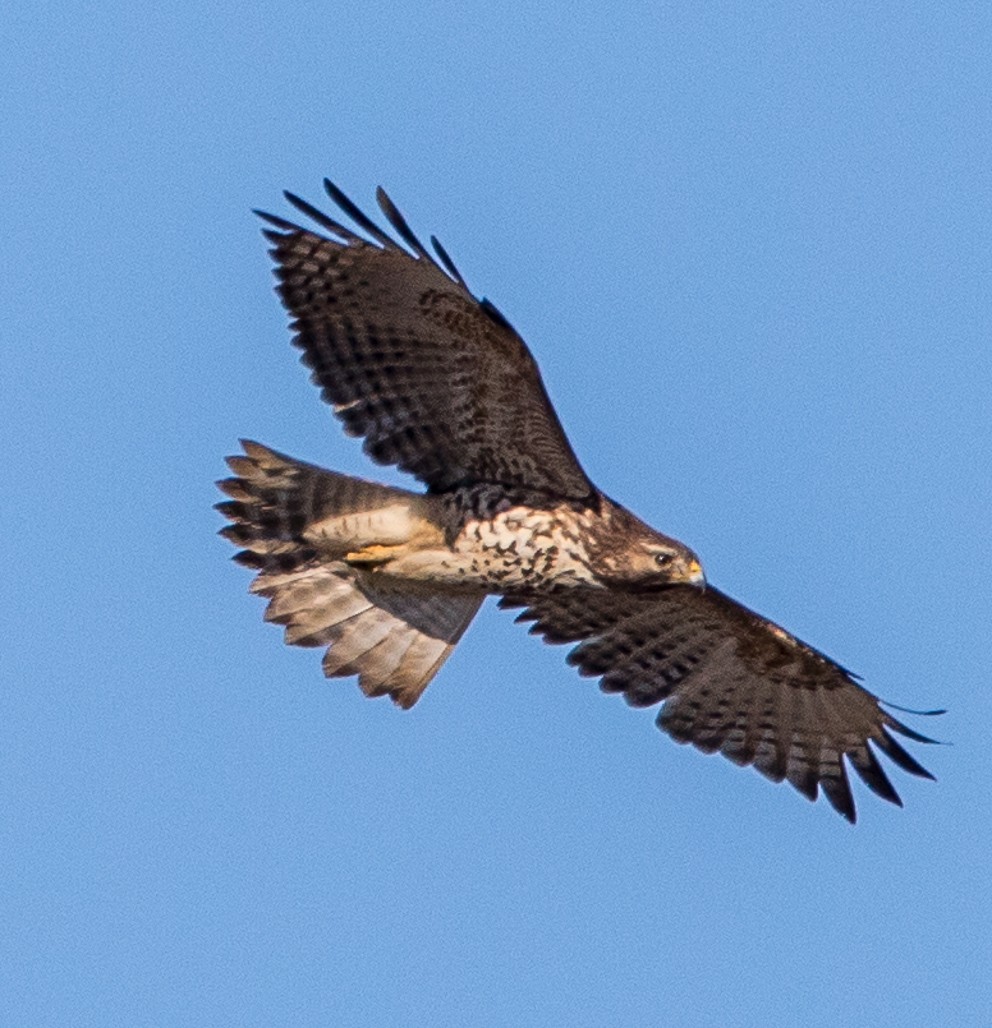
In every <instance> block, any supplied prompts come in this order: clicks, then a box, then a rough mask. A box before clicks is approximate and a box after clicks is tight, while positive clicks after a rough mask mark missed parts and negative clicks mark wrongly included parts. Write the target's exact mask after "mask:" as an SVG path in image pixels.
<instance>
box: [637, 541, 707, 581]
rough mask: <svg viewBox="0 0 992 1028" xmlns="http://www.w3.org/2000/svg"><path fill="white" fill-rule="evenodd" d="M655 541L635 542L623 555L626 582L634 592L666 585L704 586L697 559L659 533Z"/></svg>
mask: <svg viewBox="0 0 992 1028" xmlns="http://www.w3.org/2000/svg"><path fill="white" fill-rule="evenodd" d="M654 534H655V535H656V536H657V538H655V539H645V540H638V545H636V546H633V547H631V548H630V549H629V550H628V551H627V552H626V554H625V555H624V563H625V564H626V565H627V567H626V570H627V576H626V577H627V581H628V582H629V583H630V585H632V586H633V587H634V588H635V589H656V588H660V587H663V586H666V585H697V586H699V587H700V588H702V587H703V586H705V585H706V576H705V575H704V574H703V567H702V565H701V564H700V563H699V558H698V557H697V556H696V555H695V553H693V552H692V550H690V549H689V547H688V546H684V545H683V544H682V543H680V542H679V541H678V540H677V539H669V538H667V537H666V536H663V535H660V533H654Z"/></svg>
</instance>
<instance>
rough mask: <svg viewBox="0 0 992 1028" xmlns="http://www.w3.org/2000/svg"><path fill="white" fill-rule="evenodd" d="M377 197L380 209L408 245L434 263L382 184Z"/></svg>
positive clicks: (377, 191)
mask: <svg viewBox="0 0 992 1028" xmlns="http://www.w3.org/2000/svg"><path fill="white" fill-rule="evenodd" d="M375 198H376V201H377V203H378V204H379V207H380V209H381V210H382V213H383V214H385V215H386V220H387V221H388V222H389V224H390V225H392V226H393V228H394V229H396V231H397V232H398V233H399V234H400V236H401V237H402V239H403V240H404V241H405V242H406V244H407V246H409V247H410V249H411V250H413V251H414V252H415V253H417V254H419V255H420V256H421V257H425V258H426V259H427V260H429V261H430V262H431V263H432V264H433V262H434V259H433V258H432V257H431V255H430V254H429V253H428V252H427V249H426V248H425V246H424V244H423V243H422V242H421V241H420V240H419V239H418V238H417V236H416V235H415V234H414V231H413V229H411V228H410V226H409V225H408V224H407V221H406V218H404V217H403V215H402V214H400V212H399V210H398V208H397V207H396V204H394V203H393V201H392V200H390V199H389V194H388V193H387V192H386V190H385V189H383V188H382V186H377V187H376V191H375Z"/></svg>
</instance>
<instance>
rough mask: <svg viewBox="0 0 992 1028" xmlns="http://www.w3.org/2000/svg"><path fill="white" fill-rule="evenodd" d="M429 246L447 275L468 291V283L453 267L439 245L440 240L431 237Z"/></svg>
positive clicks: (449, 258) (445, 252)
mask: <svg viewBox="0 0 992 1028" xmlns="http://www.w3.org/2000/svg"><path fill="white" fill-rule="evenodd" d="M431 246H433V247H434V252H435V253H436V254H437V255H438V258H439V259H440V261H441V263H442V264H443V265H444V267H445V270H446V271H447V272H448V274H449V275H450V276H451V277H452V278H453V279H454V280H455V281H456V282H457V283H458V284H459V285H460V286H461V287H462V288H463V289H464V290H466V291H468V283H467V282H466V281H465V279H464V278H462V273H461V272H460V271H459V270H458V268H457V267H455V262H454V261H453V260H452V259H451V256H450V255H449V254H448V251H447V250H445V248H444V247H443V246H442V245H441V240H440V239H438V237H437V236H431Z"/></svg>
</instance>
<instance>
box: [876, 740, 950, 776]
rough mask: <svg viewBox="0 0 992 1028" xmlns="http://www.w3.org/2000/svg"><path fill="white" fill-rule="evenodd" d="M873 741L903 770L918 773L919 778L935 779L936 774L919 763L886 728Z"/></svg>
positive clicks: (913, 773) (912, 773)
mask: <svg viewBox="0 0 992 1028" xmlns="http://www.w3.org/2000/svg"><path fill="white" fill-rule="evenodd" d="M872 742H873V743H875V745H876V746H877V747H878V748H879V749H880V750H881V751H882V752H883V753H884V754H885V755H886V756H887V757H888V758H889V759H890V760H892V761H893V762H894V763H896V764H898V765H899V767H901V768H902V769H903V771H907V772H909V774H911V775H916V777H917V778H929V779H930V781H935V779H934V776H933V775H932V774H931V773H930V772H929V771H928V770H927V769H926V768H925V767H924V766H923V765H922V764H919V763H917V761H916V760H914V759H913V758H912V757H911V756H910V755H909V754H908V753H907V752H906V751H905V750H904V749H903V748H902V747H901V746H900V745H899V743H897V742H896V741H895V739H893V738H892V736H891V735H889V733H888V732H886V731H885V730H884V729H883V730H882V731H881V732H880V733H879V735H877V736H874V737H873V738H872Z"/></svg>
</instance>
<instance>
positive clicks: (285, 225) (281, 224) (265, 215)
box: [251, 207, 300, 232]
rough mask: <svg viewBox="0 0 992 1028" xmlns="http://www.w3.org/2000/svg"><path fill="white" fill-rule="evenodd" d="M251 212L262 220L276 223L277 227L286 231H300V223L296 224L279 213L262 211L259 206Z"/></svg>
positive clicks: (272, 223) (271, 223)
mask: <svg viewBox="0 0 992 1028" xmlns="http://www.w3.org/2000/svg"><path fill="white" fill-rule="evenodd" d="M251 212H252V214H254V215H256V216H257V217H259V218H261V219H262V221H267V222H268V223H269V224H270V225H275V227H276V228H278V229H282V231H284V232H299V231H300V226H299V225H294V224H293V222H291V221H287V220H286V219H285V218H280V217H279V215H278V214H269V212H268V211H260V210H259V209H258V208H257V207H253V208H252V210H251Z"/></svg>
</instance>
